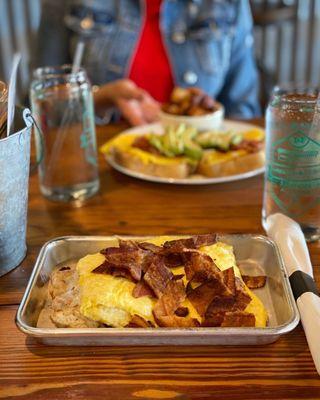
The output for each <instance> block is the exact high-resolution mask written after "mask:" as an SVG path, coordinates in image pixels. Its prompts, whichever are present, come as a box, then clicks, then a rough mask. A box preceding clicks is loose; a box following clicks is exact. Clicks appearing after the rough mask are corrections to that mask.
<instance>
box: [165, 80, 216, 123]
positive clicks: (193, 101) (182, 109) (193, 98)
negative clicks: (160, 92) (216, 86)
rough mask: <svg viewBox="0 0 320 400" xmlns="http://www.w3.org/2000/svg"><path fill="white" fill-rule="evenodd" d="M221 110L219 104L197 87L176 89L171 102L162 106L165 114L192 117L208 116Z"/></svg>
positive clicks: (171, 96)
mask: <svg viewBox="0 0 320 400" xmlns="http://www.w3.org/2000/svg"><path fill="white" fill-rule="evenodd" d="M219 108H220V105H219V103H217V102H216V101H214V100H213V98H212V97H210V96H209V95H208V94H206V93H205V92H204V91H203V90H202V89H200V88H197V87H191V88H182V87H175V88H174V89H173V91H172V93H171V95H170V99H169V101H168V102H167V103H164V104H163V105H162V106H161V109H162V111H164V112H165V113H168V114H172V115H188V116H191V117H194V116H200V115H207V114H210V113H213V112H214V111H217V110H218V109H219Z"/></svg>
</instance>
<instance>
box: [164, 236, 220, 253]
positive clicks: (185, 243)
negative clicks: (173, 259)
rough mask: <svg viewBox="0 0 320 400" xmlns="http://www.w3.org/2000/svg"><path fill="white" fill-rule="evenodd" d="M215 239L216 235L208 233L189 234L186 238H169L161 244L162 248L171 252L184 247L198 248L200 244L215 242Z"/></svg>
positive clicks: (206, 244) (207, 244) (181, 249)
mask: <svg viewBox="0 0 320 400" xmlns="http://www.w3.org/2000/svg"><path fill="white" fill-rule="evenodd" d="M216 241H217V235H215V234H212V233H209V234H206V235H196V236H191V237H190V238H187V239H177V240H170V241H167V242H165V243H164V244H163V248H164V249H165V250H167V251H170V252H172V253H179V252H181V251H183V250H184V249H198V248H199V247H201V246H209V245H211V244H214V243H216Z"/></svg>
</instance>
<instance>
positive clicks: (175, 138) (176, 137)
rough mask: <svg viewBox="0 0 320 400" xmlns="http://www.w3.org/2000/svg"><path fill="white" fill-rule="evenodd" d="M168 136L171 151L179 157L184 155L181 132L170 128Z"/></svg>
mask: <svg viewBox="0 0 320 400" xmlns="http://www.w3.org/2000/svg"><path fill="white" fill-rule="evenodd" d="M167 135H168V136H169V143H170V150H171V151H172V152H173V153H174V154H175V155H177V156H178V155H181V154H183V150H184V145H183V142H182V141H181V139H180V136H181V135H180V134H179V132H178V131H175V130H174V129H173V128H169V129H168V131H167Z"/></svg>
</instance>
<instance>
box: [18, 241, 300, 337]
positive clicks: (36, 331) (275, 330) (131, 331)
mask: <svg viewBox="0 0 320 400" xmlns="http://www.w3.org/2000/svg"><path fill="white" fill-rule="evenodd" d="M155 236H160V235H152V234H151V235H105V236H104V235H95V236H89V235H66V236H59V237H56V238H52V239H50V240H48V241H47V242H45V243H44V244H43V246H42V247H41V249H40V252H39V255H38V257H37V260H36V263H35V265H34V269H33V271H32V273H31V275H30V278H29V282H28V285H27V287H26V290H25V293H24V295H23V297H22V300H21V303H20V305H19V307H18V310H17V313H16V317H15V323H16V325H17V327H18V328H19V329H20V330H21V331H22V332H23V333H25V334H27V335H29V336H33V337H38V338H42V337H68V336H73V335H75V334H76V335H77V336H92V337H95V336H101V334H106V335H105V336H109V335H110V334H111V333H112V334H116V335H118V336H119V337H131V336H137V335H139V336H141V337H147V336H150V335H152V336H154V333H155V329H154V328H141V329H139V330H138V329H137V328H81V329H79V328H37V327H32V326H29V325H27V324H25V323H24V322H23V321H22V313H23V311H24V309H25V307H26V305H27V300H28V298H29V296H30V294H31V290H32V287H33V284H34V281H35V279H36V278H37V276H38V274H39V273H40V270H41V265H42V259H43V257H44V255H45V252H46V251H47V249H48V248H50V247H51V246H53V245H55V244H56V243H57V242H59V241H65V240H73V241H78V240H88V241H92V240H106V239H113V238H131V239H143V238H151V237H155ZM163 236H173V237H178V236H180V237H184V236H185V237H187V236H190V235H188V234H185V235H163ZM219 236H238V237H250V238H257V239H263V240H264V241H266V242H268V243H269V244H270V245H271V246H272V247H273V248H274V250H275V252H276V255H277V258H278V259H279V265H280V267H281V271H282V273H283V277H284V283H285V285H284V288H285V293H286V298H287V301H288V303H289V304H290V306H291V308H292V310H293V315H292V318H291V319H290V320H289V321H287V322H286V323H284V324H281V325H278V326H273V327H268V326H267V327H265V328H255V327H251V328H242V327H230V328H222V327H216V328H203V327H198V328H183V329H182V328H180V329H179V328H178V329H177V328H157V329H156V333H157V335H158V336H160V337H164V336H171V337H174V336H180V335H181V333H183V334H184V335H188V334H191V333H192V334H195V333H198V334H200V333H201V335H204V336H220V335H221V334H228V335H232V334H236V335H237V336H248V335H250V336H260V335H263V336H275V335H282V334H284V333H287V332H290V331H291V330H293V329H294V328H295V327H296V326H297V325H298V323H299V320H300V317H299V313H298V309H297V306H296V303H295V300H294V297H293V294H292V291H291V287H290V284H289V280H288V277H287V274H286V270H285V268H284V263H283V259H282V257H281V253H280V251H279V249H278V247H277V245H276V244H275V242H274V241H273V240H272V239H270V238H268V237H266V236H264V235H261V234H247V233H241V234H237V233H236V234H228V233H226V234H224V233H218V237H219Z"/></svg>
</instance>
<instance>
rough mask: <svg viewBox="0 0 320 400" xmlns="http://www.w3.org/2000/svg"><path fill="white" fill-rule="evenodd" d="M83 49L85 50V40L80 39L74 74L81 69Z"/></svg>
mask: <svg viewBox="0 0 320 400" xmlns="http://www.w3.org/2000/svg"><path fill="white" fill-rule="evenodd" d="M83 50H84V42H81V41H80V42H78V43H77V47H76V51H75V54H74V58H73V64H72V70H71V72H72V74H75V73H76V72H78V71H79V68H80V65H81V62H82V57H83Z"/></svg>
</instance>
